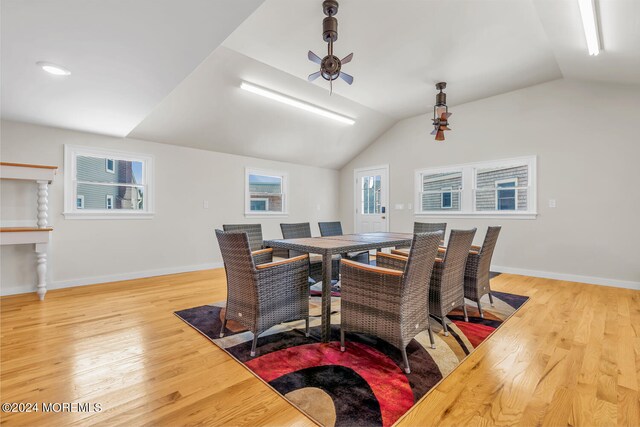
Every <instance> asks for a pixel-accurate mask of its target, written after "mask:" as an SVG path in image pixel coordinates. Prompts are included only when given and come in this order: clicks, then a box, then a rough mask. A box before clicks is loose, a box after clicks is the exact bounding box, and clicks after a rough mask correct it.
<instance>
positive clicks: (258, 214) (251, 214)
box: [244, 212, 289, 218]
mask: <svg viewBox="0 0 640 427" xmlns="http://www.w3.org/2000/svg"><path fill="white" fill-rule="evenodd" d="M244 216H245V218H286V217H288V216H289V212H273V213H268V212H245V213H244Z"/></svg>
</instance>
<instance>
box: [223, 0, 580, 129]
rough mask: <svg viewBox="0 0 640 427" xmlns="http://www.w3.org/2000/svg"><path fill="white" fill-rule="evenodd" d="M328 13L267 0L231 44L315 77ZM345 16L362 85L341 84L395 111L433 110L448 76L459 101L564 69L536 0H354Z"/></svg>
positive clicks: (292, 0) (348, 46) (348, 48)
mask: <svg viewBox="0 0 640 427" xmlns="http://www.w3.org/2000/svg"><path fill="white" fill-rule="evenodd" d="M323 17H324V15H323V14H322V8H321V2H320V1H300V0H271V1H267V2H265V4H264V5H262V6H261V7H260V8H259V9H258V10H257V11H256V12H255V13H253V14H252V15H251V16H250V17H249V18H248V19H247V20H246V21H245V22H244V23H243V24H242V25H240V27H238V29H237V30H236V31H234V32H233V34H231V35H230V36H229V38H227V40H226V41H225V42H224V46H226V47H229V48H231V49H234V50H237V51H238V52H241V53H243V54H245V55H247V56H249V57H251V58H254V59H257V60H258V61H262V62H264V63H266V64H269V65H271V66H273V67H275V68H278V69H281V70H284V71H286V72H289V73H291V74H294V75H296V76H298V77H300V78H306V77H307V75H309V74H310V73H312V72H315V71H317V70H316V68H317V66H316V65H315V64H314V63H312V62H310V61H309V60H308V59H307V51H308V50H309V49H311V50H313V51H314V52H315V53H316V54H318V55H319V56H321V57H322V56H324V55H326V49H327V47H326V43H324V42H323V41H322V18H323ZM336 17H337V18H338V34H339V35H338V41H337V42H336V43H335V46H334V50H335V53H336V55H337V56H338V57H340V58H342V57H344V56H346V55H347V54H349V53H350V52H354V58H353V61H352V62H350V63H349V64H347V65H345V68H344V71H346V72H347V73H349V74H351V75H353V76H354V82H355V83H354V84H353V85H352V86H348V85H347V84H346V83H344V82H343V81H339V82H338V83H337V84H336V85H334V91H335V92H336V93H339V94H340V95H343V96H345V97H348V98H349V99H352V100H354V101H356V102H359V103H361V104H363V105H366V106H368V107H370V108H373V109H374V110H377V111H380V112H382V113H385V114H388V115H390V116H393V117H395V118H404V117H409V116H414V115H417V114H420V113H424V112H425V111H428V110H430V109H431V108H432V105H433V102H434V100H435V87H434V85H435V83H437V82H439V81H446V82H447V84H448V92H449V94H450V95H449V103H450V104H452V105H455V104H461V103H465V102H469V101H473V100H477V99H481V98H486V97H488V96H492V95H496V94H499V93H504V92H509V91H512V90H515V89H519V88H523V87H527V86H531V85H534V84H538V83H542V82H545V81H549V80H555V79H558V78H561V77H562V75H561V73H560V69H559V68H558V64H557V63H556V61H555V58H554V55H553V52H552V51H551V49H550V46H549V42H548V40H547V37H546V36H545V33H544V31H543V29H542V26H541V25H540V21H539V20H538V17H537V14H536V12H535V9H534V7H533V4H532V3H531V1H530V0H526V1H521V0H447V1H442V0H437V1H431V0H426V1H425V0H402V1H389V0H346V1H343V2H341V4H340V9H339V11H338V14H337V16H336ZM579 19H580V18H579V16H578V20H579ZM316 82H317V83H316V84H318V85H320V86H322V87H327V82H326V81H324V80H322V79H318V80H316Z"/></svg>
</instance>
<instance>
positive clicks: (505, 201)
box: [496, 178, 518, 211]
mask: <svg viewBox="0 0 640 427" xmlns="http://www.w3.org/2000/svg"><path fill="white" fill-rule="evenodd" d="M517 186H518V179H517V178H514V179H502V180H499V181H496V188H497V189H498V190H497V191H496V207H497V209H498V210H499V211H514V210H516V209H518V205H517V204H516V200H518V190H517V189H516V187H517Z"/></svg>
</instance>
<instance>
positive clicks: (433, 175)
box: [415, 156, 536, 219]
mask: <svg viewBox="0 0 640 427" xmlns="http://www.w3.org/2000/svg"><path fill="white" fill-rule="evenodd" d="M415 181H416V215H424V216H450V217H461V216H497V217H507V216H511V217H514V218H526V219H533V218H535V217H536V189H535V184H536V157H535V156H529V157H521V158H515V159H506V160H496V161H489V162H479V163H470V164H465V165H455V166H443V167H438V168H430V169H422V170H417V171H416V178H415Z"/></svg>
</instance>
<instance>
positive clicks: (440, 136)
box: [436, 130, 444, 141]
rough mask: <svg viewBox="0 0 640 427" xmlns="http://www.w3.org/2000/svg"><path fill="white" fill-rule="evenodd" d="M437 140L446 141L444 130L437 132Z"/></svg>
mask: <svg viewBox="0 0 640 427" xmlns="http://www.w3.org/2000/svg"><path fill="white" fill-rule="evenodd" d="M436 141H444V132H443V131H441V130H439V131H438V133H436Z"/></svg>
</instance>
